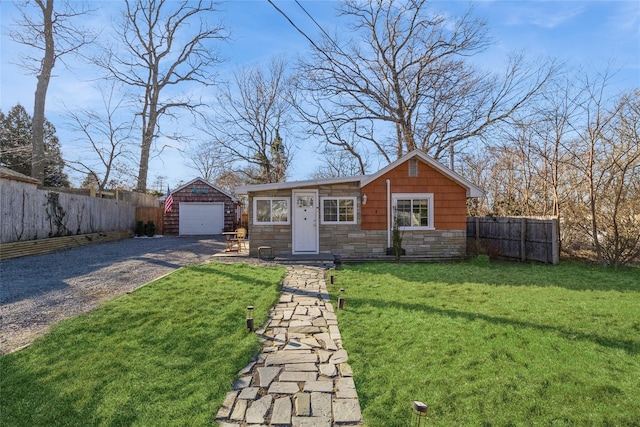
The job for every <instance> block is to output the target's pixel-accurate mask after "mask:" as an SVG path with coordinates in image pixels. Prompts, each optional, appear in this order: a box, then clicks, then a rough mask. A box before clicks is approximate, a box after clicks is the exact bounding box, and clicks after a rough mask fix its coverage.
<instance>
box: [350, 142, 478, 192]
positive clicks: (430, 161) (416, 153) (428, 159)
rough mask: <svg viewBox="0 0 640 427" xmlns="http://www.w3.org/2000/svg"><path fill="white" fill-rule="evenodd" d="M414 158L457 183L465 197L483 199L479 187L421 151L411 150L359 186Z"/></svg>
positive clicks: (365, 179)
mask: <svg viewBox="0 0 640 427" xmlns="http://www.w3.org/2000/svg"><path fill="white" fill-rule="evenodd" d="M414 157H417V158H418V159H420V160H422V161H423V162H425V163H426V164H428V165H429V166H431V167H432V168H434V169H435V170H437V171H438V172H440V173H441V174H443V175H444V176H446V177H448V178H450V179H451V180H453V181H455V182H457V183H458V184H460V185H461V186H462V187H464V188H466V189H467V197H483V196H484V191H483V190H482V189H481V188H480V187H478V186H477V185H475V184H473V183H472V182H471V181H469V180H467V179H465V178H463V177H462V176H461V175H459V174H458V173H456V172H454V171H452V170H451V169H449V168H448V167H446V166H445V165H443V164H442V163H440V162H438V161H437V160H435V159H433V158H432V157H429V156H427V155H426V154H424V153H423V152H422V151H421V150H413V151H411V152H409V153H407V154H405V155H404V156H402V157H400V158H399V159H398V160H396V161H395V162H392V163H389V164H388V165H387V166H385V167H384V168H382V169H380V170H379V171H378V172H376V173H374V174H371V175H367V176H366V177H364V179H363V180H362V181H361V182H360V186H361V187H364V186H365V185H367V184H369V183H370V182H372V181H374V180H376V179H378V178H380V177H381V176H383V175H384V174H386V173H387V172H389V171H391V170H393V169H395V168H396V167H398V166H399V165H401V164H402V163H404V162H406V161H409V159H412V158H414Z"/></svg>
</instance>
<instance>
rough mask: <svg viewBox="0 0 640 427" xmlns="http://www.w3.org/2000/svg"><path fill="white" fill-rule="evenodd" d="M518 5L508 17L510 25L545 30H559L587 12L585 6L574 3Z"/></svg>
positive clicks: (530, 3)
mask: <svg viewBox="0 0 640 427" xmlns="http://www.w3.org/2000/svg"><path fill="white" fill-rule="evenodd" d="M511 4H512V5H516V7H515V8H513V9H511V11H510V13H509V16H508V21H507V24H508V25H512V26H518V25H535V26H537V27H541V28H545V29H549V30H550V29H554V28H557V27H559V26H561V25H563V24H565V23H566V22H569V21H571V20H573V19H574V18H575V17H577V16H579V15H581V14H582V13H584V11H585V9H586V8H585V6H584V5H582V4H579V3H573V2H571V3H570V2H546V1H542V2H527V3H522V6H521V7H518V6H519V5H520V4H519V3H511Z"/></svg>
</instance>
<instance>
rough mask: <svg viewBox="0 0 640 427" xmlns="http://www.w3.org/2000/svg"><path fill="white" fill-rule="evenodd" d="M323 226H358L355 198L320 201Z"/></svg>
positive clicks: (323, 199)
mask: <svg viewBox="0 0 640 427" xmlns="http://www.w3.org/2000/svg"><path fill="white" fill-rule="evenodd" d="M320 203H321V212H322V218H321V223H322V224H356V223H357V221H358V220H357V215H356V198H355V197H323V198H321V199H320Z"/></svg>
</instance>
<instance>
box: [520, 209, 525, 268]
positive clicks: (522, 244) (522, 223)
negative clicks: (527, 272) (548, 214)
mask: <svg viewBox="0 0 640 427" xmlns="http://www.w3.org/2000/svg"><path fill="white" fill-rule="evenodd" d="M526 260H527V218H520V261H522V262H525V261H526Z"/></svg>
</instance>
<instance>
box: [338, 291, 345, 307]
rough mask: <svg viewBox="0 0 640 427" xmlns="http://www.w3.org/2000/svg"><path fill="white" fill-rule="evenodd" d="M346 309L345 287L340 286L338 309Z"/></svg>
mask: <svg viewBox="0 0 640 427" xmlns="http://www.w3.org/2000/svg"><path fill="white" fill-rule="evenodd" d="M342 309H344V288H340V296H339V297H338V310H342Z"/></svg>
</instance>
